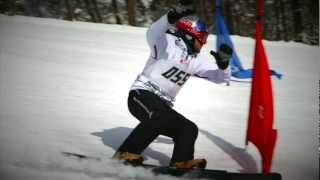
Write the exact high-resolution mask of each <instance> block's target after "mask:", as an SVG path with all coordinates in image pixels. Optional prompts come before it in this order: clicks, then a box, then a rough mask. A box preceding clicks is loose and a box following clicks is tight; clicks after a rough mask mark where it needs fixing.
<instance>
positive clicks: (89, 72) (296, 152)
mask: <svg viewBox="0 0 320 180" xmlns="http://www.w3.org/2000/svg"><path fill="white" fill-rule="evenodd" d="M145 33H146V29H145V28H136V27H128V26H120V25H105V24H92V23H83V22H68V21H61V20H52V19H39V18H27V17H21V16H4V15H0V176H1V178H0V179H1V180H13V179H39V180H40V179H52V180H53V179H54V180H57V179H77V180H79V179H141V178H146V179H152V178H153V179H174V178H171V177H168V176H160V177H152V174H151V173H150V172H148V171H146V170H143V169H139V168H138V169H131V168H128V167H124V166H122V165H120V164H118V163H117V162H114V161H111V160H110V159H109V158H110V157H111V156H112V154H113V153H114V151H115V149H116V148H117V147H118V146H119V145H120V144H121V142H122V141H123V140H124V138H125V137H126V136H127V135H128V134H129V133H130V131H131V130H132V128H134V127H135V126H136V125H137V123H138V121H137V120H135V119H134V118H133V117H132V116H131V115H130V113H129V112H128V110H127V104H126V100H127V94H128V90H129V87H130V85H131V83H132V82H133V80H134V79H135V78H136V75H137V74H138V73H139V72H141V70H142V68H143V66H144V63H145V61H146V59H147V57H148V56H149V49H148V46H147V44H146V40H145ZM232 38H233V41H234V44H235V46H236V51H237V53H238V55H239V56H240V59H241V61H242V62H243V65H244V66H245V67H247V68H250V67H252V62H253V53H254V52H253V50H254V43H255V41H254V40H253V39H250V38H244V37H238V36H233V37H232ZM214 42H215V36H210V38H209V42H208V45H207V46H206V47H205V48H204V49H203V51H202V53H206V54H208V52H209V50H210V49H211V48H213V46H214V44H215V43H214ZM264 45H265V48H266V52H267V55H268V59H269V64H270V67H271V68H272V69H276V70H278V71H279V72H281V73H283V74H284V76H283V79H282V80H278V79H274V78H273V80H272V82H273V92H274V102H275V103H274V109H275V128H277V129H278V130H279V138H278V142H277V146H276V149H275V155H274V161H273V169H272V171H275V172H279V173H281V174H282V175H283V179H284V180H302V179H306V180H317V179H318V178H319V157H318V120H319V114H318V112H319V85H320V81H319V79H320V78H319V69H320V66H319V47H312V46H307V45H303V44H298V43H292V42H291V43H286V42H269V41H264ZM249 96H250V83H249V82H245V83H243V82H242V83H239V82H231V85H230V86H226V85H225V84H220V85H217V84H213V83H210V82H208V81H205V80H202V79H197V78H191V79H190V80H189V81H188V83H186V85H185V87H184V89H182V90H181V92H180V94H179V95H178V96H177V101H176V104H175V109H176V110H177V111H179V112H180V113H182V114H184V115H185V116H186V117H187V118H189V119H190V120H192V121H194V122H195V123H196V124H197V125H198V127H199V129H200V133H199V137H198V140H197V143H196V152H195V156H196V157H203V158H206V159H207V160H208V168H209V169H223V170H227V171H232V172H258V171H260V168H261V167H260V155H259V154H258V151H257V150H256V148H255V147H254V146H253V145H252V144H250V145H249V146H248V147H247V149H246V150H245V149H244V148H245V146H244V141H245V133H246V126H247V117H248V107H249ZM172 149H173V144H172V141H171V139H169V138H167V137H164V136H160V137H159V138H158V139H157V140H156V141H155V142H153V143H152V144H151V145H150V147H149V148H148V149H147V150H146V151H145V152H144V153H143V155H144V156H145V157H146V158H147V161H146V162H147V163H152V164H160V165H167V164H168V162H169V160H170V157H171V153H172ZM62 151H68V152H75V153H82V154H87V155H91V156H96V157H100V158H103V160H102V161H100V162H97V161H94V160H88V161H79V160H77V159H73V158H67V157H64V156H62V154H61V152H62Z"/></svg>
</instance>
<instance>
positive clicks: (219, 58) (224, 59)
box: [210, 44, 233, 70]
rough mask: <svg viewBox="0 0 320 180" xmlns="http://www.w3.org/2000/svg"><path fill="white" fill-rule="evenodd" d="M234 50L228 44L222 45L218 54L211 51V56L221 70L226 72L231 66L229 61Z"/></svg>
mask: <svg viewBox="0 0 320 180" xmlns="http://www.w3.org/2000/svg"><path fill="white" fill-rule="evenodd" d="M232 53H233V50H232V48H231V47H229V46H228V45H227V44H221V45H220V47H219V50H218V52H214V51H212V50H211V51H210V54H211V55H212V56H214V58H215V59H216V62H217V65H218V67H219V69H222V70H225V69H227V67H228V66H229V61H230V58H231V56H232Z"/></svg>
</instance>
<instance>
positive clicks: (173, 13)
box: [168, 0, 195, 24]
mask: <svg viewBox="0 0 320 180" xmlns="http://www.w3.org/2000/svg"><path fill="white" fill-rule="evenodd" d="M194 13H195V9H194V6H193V0H180V1H179V6H176V7H174V8H172V9H171V10H170V11H169V12H168V21H169V23H170V24H175V23H176V22H177V21H178V20H179V19H180V18H182V17H184V16H188V15H192V14H194Z"/></svg>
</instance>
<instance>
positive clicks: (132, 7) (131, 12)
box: [127, 0, 137, 26]
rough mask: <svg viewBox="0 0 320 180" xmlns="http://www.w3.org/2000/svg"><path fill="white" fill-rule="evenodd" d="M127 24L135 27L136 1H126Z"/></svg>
mask: <svg viewBox="0 0 320 180" xmlns="http://www.w3.org/2000/svg"><path fill="white" fill-rule="evenodd" d="M127 12H128V23H129V24H130V25H132V26H136V24H137V23H136V0H127Z"/></svg>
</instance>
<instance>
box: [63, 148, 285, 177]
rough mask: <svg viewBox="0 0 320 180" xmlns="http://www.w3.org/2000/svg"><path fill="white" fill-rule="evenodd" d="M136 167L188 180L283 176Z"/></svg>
mask: <svg viewBox="0 0 320 180" xmlns="http://www.w3.org/2000/svg"><path fill="white" fill-rule="evenodd" d="M62 154H63V155H64V156H66V157H75V158H78V159H81V160H84V159H90V160H97V161H101V160H102V159H101V158H99V157H94V156H88V155H84V154H78V153H71V152H62ZM132 167H133V168H135V167H142V168H145V169H148V170H150V171H151V172H152V173H154V174H155V175H170V176H175V177H183V178H188V179H201V178H203V179H213V180H257V179H258V180H281V179H282V177H281V174H279V173H274V172H272V173H268V174H262V173H239V172H228V171H225V170H213V169H177V168H174V167H170V166H157V165H152V164H142V165H137V166H132Z"/></svg>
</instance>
